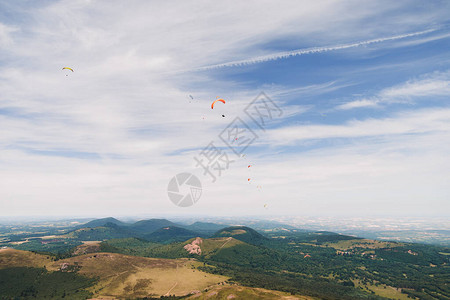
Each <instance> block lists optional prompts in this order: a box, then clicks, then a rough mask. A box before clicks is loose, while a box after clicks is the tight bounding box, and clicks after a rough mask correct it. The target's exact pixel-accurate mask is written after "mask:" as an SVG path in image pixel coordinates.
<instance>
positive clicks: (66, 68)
mask: <svg viewBox="0 0 450 300" xmlns="http://www.w3.org/2000/svg"><path fill="white" fill-rule="evenodd" d="M62 69H63V70H70V71H72V72H73V69H72V68H69V67H64V68H62ZM66 76H68V75H67V74H66Z"/></svg>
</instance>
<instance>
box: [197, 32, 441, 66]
mask: <svg viewBox="0 0 450 300" xmlns="http://www.w3.org/2000/svg"><path fill="white" fill-rule="evenodd" d="M433 31H436V29H428V30H423V31H417V32H412V33H407V34H401V35H395V36H390V37H383V38H377V39H371V40H365V41H359V42H356V43H349V44H340V45H335V46H325V47H312V48H306V49H298V50H292V51H283V52H278V53H272V54H267V55H262V56H257V57H252V58H247V59H243V60H236V61H230V62H226V63H221V64H215V65H209V66H205V67H202V68H199V69H200V70H208V69H216V68H223V67H236V66H244V65H250V64H256V63H261V62H267V61H272V60H277V59H284V58H289V57H293V56H299V55H305V54H313V53H321V52H329V51H336V50H343V49H348V48H355V47H360V46H365V45H370V44H375V43H382V42H387V41H394V40H400V39H404V38H408V37H414V36H418V35H423V34H427V33H431V32H433Z"/></svg>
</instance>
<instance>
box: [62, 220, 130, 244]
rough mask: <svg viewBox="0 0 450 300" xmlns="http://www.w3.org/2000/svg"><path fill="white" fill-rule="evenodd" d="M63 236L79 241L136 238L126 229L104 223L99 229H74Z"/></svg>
mask: <svg viewBox="0 0 450 300" xmlns="http://www.w3.org/2000/svg"><path fill="white" fill-rule="evenodd" d="M65 236H66V237H68V238H72V239H76V240H79V241H103V240H109V239H117V238H127V237H133V236H136V234H135V233H134V232H131V231H130V230H128V229H127V228H123V227H121V226H118V225H116V224H114V223H106V224H105V225H104V226H100V227H95V228H89V227H87V228H80V229H76V230H74V231H72V232H69V233H68V234H66V235H65Z"/></svg>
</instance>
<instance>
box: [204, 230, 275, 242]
mask: <svg viewBox="0 0 450 300" xmlns="http://www.w3.org/2000/svg"><path fill="white" fill-rule="evenodd" d="M213 237H232V238H235V239H237V240H240V241H243V242H245V243H249V244H253V245H263V244H265V243H267V241H268V238H266V237H264V236H263V235H261V234H260V233H258V232H257V231H256V230H254V229H251V228H249V227H246V226H230V227H226V228H223V229H221V230H219V231H217V232H216V233H215V234H214V235H213Z"/></svg>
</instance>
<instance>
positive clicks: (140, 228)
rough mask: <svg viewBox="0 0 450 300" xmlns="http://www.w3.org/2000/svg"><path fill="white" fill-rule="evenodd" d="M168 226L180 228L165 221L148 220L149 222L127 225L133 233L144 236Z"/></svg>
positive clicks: (142, 221) (143, 221)
mask: <svg viewBox="0 0 450 300" xmlns="http://www.w3.org/2000/svg"><path fill="white" fill-rule="evenodd" d="M170 226H178V227H180V226H179V225H178V224H175V223H173V222H171V221H169V220H166V219H149V220H141V221H137V222H136V223H134V224H132V225H129V226H128V228H129V229H130V230H132V231H134V232H137V233H140V234H143V235H145V234H150V233H152V232H155V231H156V230H158V229H160V228H163V227H170Z"/></svg>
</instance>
